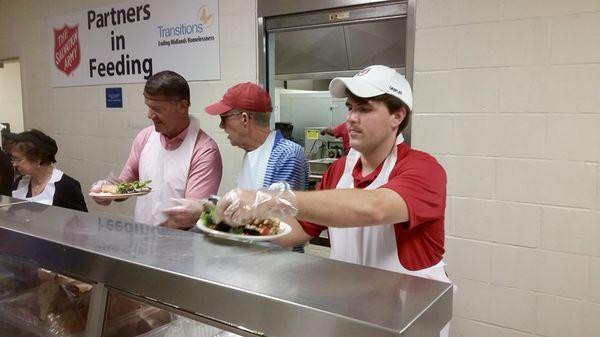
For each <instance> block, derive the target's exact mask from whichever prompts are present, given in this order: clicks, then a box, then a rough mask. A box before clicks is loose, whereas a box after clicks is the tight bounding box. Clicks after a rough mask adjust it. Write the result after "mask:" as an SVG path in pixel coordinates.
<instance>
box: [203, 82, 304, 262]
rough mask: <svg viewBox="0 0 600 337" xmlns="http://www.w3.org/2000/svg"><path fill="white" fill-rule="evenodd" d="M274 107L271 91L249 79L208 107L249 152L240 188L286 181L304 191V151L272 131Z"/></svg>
mask: <svg viewBox="0 0 600 337" xmlns="http://www.w3.org/2000/svg"><path fill="white" fill-rule="evenodd" d="M272 110H273V108H272V107H271V99H270V97H269V93H267V92H266V91H265V90H264V89H263V88H261V87H259V86H258V85H256V84H254V83H250V82H245V83H239V84H236V85H234V86H233V87H231V88H229V89H228V90H227V92H225V95H223V98H222V99H221V100H220V101H219V102H217V103H214V104H212V105H209V106H207V107H206V108H205V111H206V112H207V113H209V114H211V115H218V116H219V117H221V123H220V124H219V127H220V128H221V129H223V130H225V132H226V133H227V138H228V139H229V141H230V142H231V145H233V146H237V147H239V148H242V149H243V150H244V151H246V153H245V155H244V161H243V163H242V169H241V171H240V175H239V177H238V184H237V187H239V188H242V189H253V190H255V189H260V188H262V187H268V186H269V185H271V184H273V183H276V182H281V181H286V182H288V183H289V184H290V186H291V188H292V189H294V190H304V189H306V188H307V186H308V165H307V163H306V159H305V157H304V150H303V149H302V147H301V146H300V145H298V144H296V143H294V142H292V141H290V140H287V139H285V138H283V136H282V135H281V132H280V131H273V130H271V128H270V125H269V119H270V117H271V111H272ZM298 248H301V246H300V247H296V248H295V249H294V250H296V251H300V249H298Z"/></svg>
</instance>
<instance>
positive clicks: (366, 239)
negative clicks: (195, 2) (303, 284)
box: [328, 134, 450, 283]
mask: <svg viewBox="0 0 600 337" xmlns="http://www.w3.org/2000/svg"><path fill="white" fill-rule="evenodd" d="M403 141H404V138H403V137H402V134H400V135H398V137H397V138H396V146H397V145H398V144H400V143H402V142H403ZM396 146H394V149H393V150H392V152H391V153H390V155H389V156H388V157H387V158H386V159H385V162H384V163H383V167H382V169H381V172H380V173H379V175H378V176H377V178H375V180H374V181H373V182H372V183H371V185H369V186H367V187H365V189H366V190H371V189H375V188H378V187H379V186H381V185H384V184H385V183H387V181H388V179H389V176H390V173H391V172H392V169H393V168H394V165H395V164H396V160H397V157H398V150H397V147H396ZM359 159H360V153H359V152H357V151H356V150H354V149H350V152H348V156H347V157H346V166H345V167H344V174H343V175H342V178H341V179H340V181H339V182H338V184H337V186H336V188H337V189H342V188H354V178H353V177H352V171H353V169H354V167H355V165H356V163H357V162H358V160H359ZM328 231H329V240H330V244H331V253H330V255H329V257H330V258H331V259H334V260H339V261H345V262H350V263H355V264H360V265H364V266H370V267H375V268H380V269H386V270H390V271H394V272H398V273H402V274H409V275H414V276H419V277H423V278H427V279H433V280H437V281H442V282H447V283H450V280H449V279H448V277H447V276H446V272H445V270H444V265H445V263H444V262H443V261H440V262H439V263H438V264H436V265H434V266H432V267H429V268H425V269H421V270H416V271H413V270H408V269H406V268H404V266H402V264H401V263H400V259H399V257H398V248H397V246H396V237H395V234H394V224H386V225H379V226H368V227H351V228H333V227H329V228H328Z"/></svg>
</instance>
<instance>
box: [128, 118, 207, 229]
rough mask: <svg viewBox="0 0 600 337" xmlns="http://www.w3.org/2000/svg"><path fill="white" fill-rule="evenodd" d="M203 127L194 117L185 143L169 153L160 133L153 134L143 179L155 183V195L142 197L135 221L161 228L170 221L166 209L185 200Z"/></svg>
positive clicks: (145, 151)
mask: <svg viewBox="0 0 600 337" xmlns="http://www.w3.org/2000/svg"><path fill="white" fill-rule="evenodd" d="M199 131H200V126H199V123H198V121H197V120H196V119H195V118H193V117H191V116H190V125H189V126H188V130H187V134H186V136H185V138H184V140H183V143H181V145H179V147H178V148H177V149H176V150H173V151H167V150H165V149H164V148H163V146H162V144H161V143H160V133H158V132H156V131H153V132H152V134H150V137H148V141H147V142H146V144H145V145H144V148H143V150H142V153H141V154H140V162H139V165H138V167H139V179H140V181H144V180H152V182H151V183H150V187H152V192H151V193H148V194H146V195H144V196H141V197H138V198H137V202H136V205H135V218H134V221H135V222H141V223H145V224H149V225H154V226H158V225H160V224H161V223H163V222H164V221H165V220H166V217H165V215H164V214H163V212H162V210H164V209H166V208H170V207H174V206H176V204H175V202H174V201H173V200H172V198H183V197H184V195H185V189H186V186H187V178H188V174H189V171H190V162H191V160H192V153H193V151H194V145H195V144H196V138H197V137H198V132H199Z"/></svg>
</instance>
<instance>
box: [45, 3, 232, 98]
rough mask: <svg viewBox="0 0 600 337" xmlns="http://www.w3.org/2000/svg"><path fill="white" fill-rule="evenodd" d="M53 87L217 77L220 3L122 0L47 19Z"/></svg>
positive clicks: (218, 69)
mask: <svg viewBox="0 0 600 337" xmlns="http://www.w3.org/2000/svg"><path fill="white" fill-rule="evenodd" d="M48 31H49V39H50V41H51V43H50V46H51V59H52V61H51V65H52V66H51V68H52V70H51V72H52V86H53V87H67V86H80V85H94V84H114V83H136V82H145V81H146V79H148V78H149V77H150V76H151V75H152V74H154V73H157V72H159V71H162V70H173V71H175V72H177V73H179V74H180V75H181V76H183V77H184V78H185V79H186V80H188V81H195V80H218V79H220V76H221V75H220V74H221V72H220V64H219V1H218V0H177V1H168V0H146V1H143V0H142V1H127V2H122V3H118V4H114V5H109V6H104V7H97V8H91V9H86V10H83V11H80V12H75V13H69V14H64V15H60V16H56V17H52V18H50V19H48Z"/></svg>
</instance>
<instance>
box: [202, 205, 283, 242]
mask: <svg viewBox="0 0 600 337" xmlns="http://www.w3.org/2000/svg"><path fill="white" fill-rule="evenodd" d="M202 208H203V210H202V215H201V216H200V219H201V220H202V222H203V223H204V225H205V226H206V227H208V228H210V229H214V230H217V231H219V232H225V233H230V234H238V235H253V236H266V235H276V234H279V233H281V231H282V229H281V227H280V226H279V224H280V221H279V219H278V218H268V219H251V220H249V221H248V223H246V224H245V225H244V226H240V227H233V226H230V225H228V224H226V223H225V222H223V221H221V220H220V219H219V217H218V216H217V208H216V207H215V205H214V204H213V203H211V202H207V203H205V204H204V205H203V207H202Z"/></svg>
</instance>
